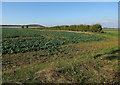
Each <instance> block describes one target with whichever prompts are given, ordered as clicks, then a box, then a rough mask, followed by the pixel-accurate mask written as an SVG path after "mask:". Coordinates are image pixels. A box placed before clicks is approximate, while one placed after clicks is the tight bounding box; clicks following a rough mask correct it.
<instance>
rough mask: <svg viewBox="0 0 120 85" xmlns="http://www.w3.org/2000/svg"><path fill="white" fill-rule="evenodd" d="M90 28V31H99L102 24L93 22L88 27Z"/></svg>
mask: <svg viewBox="0 0 120 85" xmlns="http://www.w3.org/2000/svg"><path fill="white" fill-rule="evenodd" d="M90 30H91V31H92V32H101V31H102V26H101V25H100V24H95V25H92V26H91V27H90Z"/></svg>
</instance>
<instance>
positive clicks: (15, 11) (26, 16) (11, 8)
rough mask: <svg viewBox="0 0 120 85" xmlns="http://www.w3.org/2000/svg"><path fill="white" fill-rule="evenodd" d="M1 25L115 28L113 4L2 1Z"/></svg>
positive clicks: (115, 4)
mask: <svg viewBox="0 0 120 85" xmlns="http://www.w3.org/2000/svg"><path fill="white" fill-rule="evenodd" d="M2 24H4V25H8V24H9V25H15V24H16V25H21V24H40V25H43V26H56V25H79V24H90V25H91V24H101V25H102V26H103V27H111V28H117V26H118V3H117V2H3V3H2Z"/></svg>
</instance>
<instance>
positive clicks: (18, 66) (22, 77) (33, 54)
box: [2, 29, 119, 83]
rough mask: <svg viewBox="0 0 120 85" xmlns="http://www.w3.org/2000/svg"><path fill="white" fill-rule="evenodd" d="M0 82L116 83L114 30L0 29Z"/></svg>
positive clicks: (115, 41) (116, 42) (115, 40)
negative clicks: (0, 79) (97, 31)
mask: <svg viewBox="0 0 120 85" xmlns="http://www.w3.org/2000/svg"><path fill="white" fill-rule="evenodd" d="M2 33H3V35H2V48H3V51H2V53H3V56H2V57H3V62H2V66H3V67H2V70H3V73H2V77H3V83H8V82H14V83H16V82H17V83H56V82H59V83H68V82H70V83H77V82H80V83H87V82H88V83H91V82H93V83H103V82H105V83H107V82H116V81H117V73H118V72H117V70H118V61H117V57H118V52H119V49H118V37H117V36H118V31H115V30H112V31H109V30H105V33H90V32H79V31H78V32H74V31H72V32H68V31H47V30H46V31H43V30H33V29H3V31H2Z"/></svg>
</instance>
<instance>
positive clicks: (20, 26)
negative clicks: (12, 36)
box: [0, 24, 44, 28]
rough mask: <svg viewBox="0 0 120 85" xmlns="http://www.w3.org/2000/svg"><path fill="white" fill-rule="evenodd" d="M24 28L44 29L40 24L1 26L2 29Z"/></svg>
mask: <svg viewBox="0 0 120 85" xmlns="http://www.w3.org/2000/svg"><path fill="white" fill-rule="evenodd" d="M22 27H24V28H25V27H28V28H40V27H44V26H42V25H39V24H30V25H0V28H22Z"/></svg>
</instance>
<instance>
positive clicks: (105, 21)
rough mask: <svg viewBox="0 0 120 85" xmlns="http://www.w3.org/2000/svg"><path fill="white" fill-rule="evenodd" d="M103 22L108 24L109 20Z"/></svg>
mask: <svg viewBox="0 0 120 85" xmlns="http://www.w3.org/2000/svg"><path fill="white" fill-rule="evenodd" d="M101 22H102V23H108V22H109V20H102V21H101Z"/></svg>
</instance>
